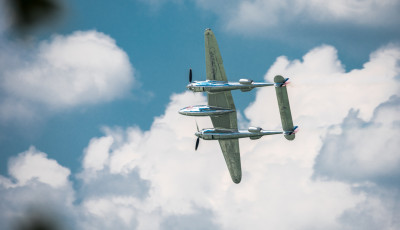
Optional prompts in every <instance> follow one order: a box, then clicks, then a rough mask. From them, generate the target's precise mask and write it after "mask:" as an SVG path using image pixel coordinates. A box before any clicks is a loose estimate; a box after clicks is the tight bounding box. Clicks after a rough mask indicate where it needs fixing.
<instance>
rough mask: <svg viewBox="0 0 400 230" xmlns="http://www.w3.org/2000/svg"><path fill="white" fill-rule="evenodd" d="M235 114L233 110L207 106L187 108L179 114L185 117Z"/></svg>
mask: <svg viewBox="0 0 400 230" xmlns="http://www.w3.org/2000/svg"><path fill="white" fill-rule="evenodd" d="M232 112H236V110H234V109H226V108H220V107H215V106H208V105H193V106H187V107H185V108H183V109H181V110H179V113H180V114H182V115H186V116H221V115H223V114H226V113H232Z"/></svg>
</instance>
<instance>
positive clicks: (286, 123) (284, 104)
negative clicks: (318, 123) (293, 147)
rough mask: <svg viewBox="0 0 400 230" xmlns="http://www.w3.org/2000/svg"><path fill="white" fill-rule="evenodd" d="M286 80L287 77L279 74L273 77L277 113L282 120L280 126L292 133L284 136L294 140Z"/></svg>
mask: <svg viewBox="0 0 400 230" xmlns="http://www.w3.org/2000/svg"><path fill="white" fill-rule="evenodd" d="M286 81H287V79H285V78H283V77H282V76H280V75H277V76H275V78H274V82H275V83H276V85H275V91H276V97H277V99H278V105H279V113H280V115H281V121H282V128H283V130H284V131H285V132H291V133H292V134H291V135H285V138H286V139H288V140H294V138H295V134H294V133H293V132H292V131H294V126H293V120H292V113H291V111H290V105H289V98H288V93H287V89H286V86H285V82H286Z"/></svg>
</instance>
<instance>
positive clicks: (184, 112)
mask: <svg viewBox="0 0 400 230" xmlns="http://www.w3.org/2000/svg"><path fill="white" fill-rule="evenodd" d="M178 113H180V114H182V115H186V114H187V112H186V108H183V109H181V110H179V111H178Z"/></svg>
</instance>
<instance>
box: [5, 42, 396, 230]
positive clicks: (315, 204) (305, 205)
mask: <svg viewBox="0 0 400 230" xmlns="http://www.w3.org/2000/svg"><path fill="white" fill-rule="evenodd" d="M399 62H400V48H399V47H398V46H393V45H389V46H386V47H382V48H380V49H378V50H377V51H375V52H374V53H372V54H371V56H370V60H369V61H368V62H367V63H365V64H364V66H363V68H361V69H356V70H352V71H350V72H346V71H344V68H343V65H342V64H341V62H340V61H339V60H338V57H337V51H336V49H335V48H334V47H332V46H327V45H324V46H320V47H317V48H315V49H313V50H311V51H309V52H308V53H307V54H305V55H304V56H303V58H302V60H289V59H288V58H287V57H284V56H282V57H279V58H277V60H276V62H275V63H274V64H273V65H272V66H271V68H270V69H269V70H268V72H267V73H266V75H265V79H266V80H268V81H271V80H272V78H273V76H274V75H276V74H282V75H284V76H289V77H291V79H292V83H291V86H290V87H289V89H288V91H289V98H290V103H291V106H292V113H293V117H294V121H295V123H296V124H297V125H299V126H300V128H301V131H300V133H299V134H298V135H297V136H296V140H295V141H293V142H288V141H286V140H285V139H284V138H283V137H282V136H272V137H264V138H262V139H260V140H258V141H252V140H240V145H241V157H242V168H243V179H242V182H241V183H240V184H238V185H236V184H234V183H232V181H231V179H230V176H229V173H228V170H227V167H226V165H225V162H224V160H223V156H222V154H221V152H220V150H219V146H218V143H217V142H213V141H201V143H200V147H199V150H198V151H197V152H194V143H195V136H194V135H193V132H194V130H195V122H194V119H193V118H190V117H182V116H180V115H179V114H178V113H177V111H178V110H179V109H180V108H182V107H184V106H187V105H190V104H203V103H205V100H206V98H205V97H204V96H202V95H199V94H196V95H194V94H192V93H190V92H186V93H182V94H174V95H172V96H171V102H170V103H169V105H168V106H167V108H166V111H165V113H164V114H163V115H161V116H159V117H156V118H155V119H154V122H153V124H152V126H151V128H150V129H149V130H147V131H143V130H141V129H139V128H137V127H128V128H105V129H104V136H102V137H94V138H93V139H91V140H90V141H89V143H88V146H87V148H85V150H84V151H83V159H82V170H81V172H79V173H77V174H73V176H75V177H76V181H77V182H78V183H79V184H80V185H79V186H74V187H73V188H72V187H71V184H72V183H73V182H72V181H71V178H70V177H68V176H69V175H70V174H69V171H68V169H65V168H64V167H63V166H61V165H59V164H58V163H57V162H55V161H54V160H52V159H48V158H47V157H46V155H45V154H43V153H40V152H38V151H37V150H35V149H33V148H31V149H30V150H28V151H27V152H26V153H22V154H20V155H19V156H17V157H16V158H15V159H13V160H11V161H10V162H9V172H10V173H9V176H7V177H4V176H2V177H1V178H0V189H1V190H0V191H1V193H2V194H5V196H1V198H0V204H2V206H1V209H2V212H1V216H0V220H1V222H2V223H10V221H12V220H13V219H14V218H15V217H16V216H18V215H23V211H24V207H25V205H26V202H25V201H20V200H19V199H18V198H19V197H25V199H28V198H29V199H30V200H34V199H35V197H37V196H39V197H40V196H42V197H43V195H40V194H39V193H35V192H33V193H32V192H31V191H36V190H37V189H39V188H40V189H42V191H46V193H49V194H52V197H59V196H62V195H63V196H65V197H67V198H70V199H59V200H57V199H55V198H54V199H53V198H52V197H50V198H46V199H45V201H46V202H47V204H53V205H54V206H56V207H63V206H65V208H62V209H58V212H59V213H60V215H61V216H64V217H65V218H67V219H68V220H70V221H69V224H70V225H73V227H75V228H77V229H111V228H112V229H115V228H119V229H176V228H178V229H188V228H190V229H246V228H248V227H249V226H251V227H252V228H253V229H266V228H270V229H377V228H379V229H397V228H399V227H400V222H398V221H396V220H398V219H399V217H400V203H399V202H398V194H399V192H400V191H399V187H398V175H399V173H398V168H399V166H400V161H399V159H400V155H399V153H398V152H396V149H398V147H399V145H398V142H396V141H395V140H394V138H395V137H396V136H398V134H399V131H398V130H399V129H398V126H399V118H398V117H399V116H398V114H399V105H400V104H399V103H400V101H399V97H400V95H399V92H400V91H399V85H400V84H399V76H400V68H399ZM256 94H257V96H256V99H255V101H254V103H252V104H251V105H250V106H249V107H248V108H247V109H246V110H245V113H244V114H245V115H246V117H247V119H248V120H249V123H250V124H251V125H257V126H261V127H263V128H266V129H275V128H280V120H279V112H278V108H277V102H276V97H275V92H274V89H273V88H262V89H259V90H257V92H256ZM197 120H198V122H199V126H200V128H206V127H211V122H210V121H209V119H208V118H203V119H197ZM28 158H29V159H37V160H30V161H27V160H26V159H28ZM39 159H40V160H39ZM37 165H45V167H40V168H43V170H45V171H46V170H47V171H48V172H49V173H51V172H53V171H57V172H58V173H56V174H54V175H58V176H57V177H59V178H61V179H60V181H61V182H60V185H57V186H55V184H54V183H53V179H52V178H51V179H48V178H46V177H45V176H44V175H46V174H45V173H43V172H42V171H38V172H37V173H36V171H35V173H33V172H32V173H30V174H25V173H22V175H20V174H18V173H17V172H20V171H21V170H23V169H36V168H37V167H38V166H37ZM27 175H32V176H27ZM66 178H67V179H66ZM35 189H36V190H35ZM16 191H18V193H17V192H16ZM42 194H43V193H42ZM71 200H72V201H71ZM40 201H41V200H38V202H40ZM3 210H5V211H3ZM21 213H22V214H21ZM7 226H9V225H7Z"/></svg>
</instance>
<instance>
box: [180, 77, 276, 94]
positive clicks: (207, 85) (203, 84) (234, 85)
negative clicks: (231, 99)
mask: <svg viewBox="0 0 400 230" xmlns="http://www.w3.org/2000/svg"><path fill="white" fill-rule="evenodd" d="M275 85H276V84H275V83H265V82H252V83H250V84H242V83H239V82H226V81H213V80H207V81H194V82H192V83H189V84H188V85H187V86H186V88H188V89H190V90H191V91H193V92H208V93H219V92H223V91H230V90H236V89H240V90H242V91H250V90H252V89H254V88H257V87H264V86H275Z"/></svg>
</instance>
